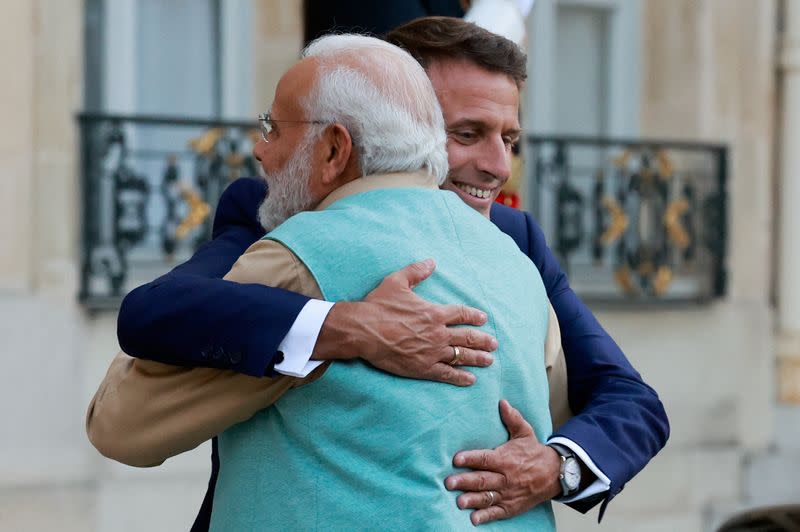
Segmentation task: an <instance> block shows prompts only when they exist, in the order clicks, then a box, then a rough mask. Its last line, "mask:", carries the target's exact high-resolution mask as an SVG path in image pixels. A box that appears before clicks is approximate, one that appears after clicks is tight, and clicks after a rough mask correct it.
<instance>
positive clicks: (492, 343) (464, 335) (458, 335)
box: [447, 327, 497, 352]
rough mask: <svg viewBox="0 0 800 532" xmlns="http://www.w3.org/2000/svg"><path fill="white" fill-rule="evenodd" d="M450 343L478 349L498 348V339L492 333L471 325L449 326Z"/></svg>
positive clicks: (489, 349)
mask: <svg viewBox="0 0 800 532" xmlns="http://www.w3.org/2000/svg"><path fill="white" fill-rule="evenodd" d="M447 332H448V334H450V341H449V344H450V345H457V346H458V347H469V348H471V349H476V350H478V351H489V352H491V351H494V350H495V349H497V340H495V338H494V336H492V335H491V334H488V333H485V332H483V331H479V330H477V329H472V328H469V327H448V329H447Z"/></svg>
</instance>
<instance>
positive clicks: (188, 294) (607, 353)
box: [118, 178, 669, 530]
mask: <svg viewBox="0 0 800 532" xmlns="http://www.w3.org/2000/svg"><path fill="white" fill-rule="evenodd" d="M265 193H266V188H265V184H264V181H263V180H260V179H254V178H242V179H239V180H237V181H235V182H234V183H233V184H231V185H230V186H229V187H228V188H227V189H226V190H225V192H224V193H223V195H222V198H221V199H220V201H219V204H218V206H217V212H216V217H215V219H214V229H213V240H212V241H211V242H209V243H207V244H206V245H204V246H203V247H202V248H201V249H200V250H198V251H197V253H196V254H195V255H194V256H193V257H192V258H191V259H190V260H189V261H188V262H186V263H184V264H182V265H180V266H178V267H176V268H175V269H173V270H172V271H171V272H169V273H168V274H166V275H164V276H162V277H160V278H158V279H156V280H155V281H153V282H151V283H148V284H146V285H143V286H141V287H139V288H136V289H135V290H133V291H132V292H130V293H129V294H128V296H127V297H126V298H125V300H124V301H123V303H122V307H121V309H120V313H119V319H118V336H119V342H120V346H121V347H122V349H123V350H124V351H125V352H126V353H128V354H130V355H132V356H136V357H140V358H148V359H152V360H157V361H160V362H164V363H169V364H176V365H185V366H205V367H215V368H225V369H231V370H234V371H237V372H240V373H245V374H248V375H254V376H263V375H265V374H269V373H271V371H272V367H273V366H274V364H275V363H276V362H278V361H279V360H280V358H281V356H282V354H281V353H279V352H278V351H277V349H278V345H279V344H280V342H281V341H282V340H283V338H284V336H285V335H286V334H287V333H288V331H289V329H290V328H291V325H292V324H293V323H294V320H295V318H296V317H297V314H298V313H299V312H300V310H301V309H302V307H303V305H304V304H305V303H306V301H308V298H306V297H304V296H301V295H298V294H294V293H291V292H287V291H285V290H281V289H277V288H270V287H265V286H261V285H245V284H236V283H233V282H228V281H224V280H221V277H222V276H223V275H225V273H227V272H228V270H229V269H230V268H231V266H232V265H233V263H234V262H235V261H236V259H237V258H238V257H239V255H241V254H242V253H243V252H244V251H245V250H246V249H247V248H248V247H249V246H250V245H251V244H252V243H253V242H255V241H256V240H258V239H259V238H261V236H263V233H264V231H263V229H262V228H261V227H260V225H259V223H258V219H257V210H258V205H259V204H260V203H261V201H262V200H263V198H264V196H265ZM491 220H492V222H494V223H495V224H496V225H497V226H498V227H499V228H500V229H501V230H502V231H503V232H505V233H506V234H508V235H509V236H511V237H512V238H513V239H514V241H515V242H516V243H517V245H518V246H519V247H520V249H521V250H522V252H523V253H525V254H526V255H527V256H528V257H530V259H531V260H532V261H533V262H534V264H536V267H537V268H538V270H539V272H540V273H541V276H542V280H543V281H544V285H545V288H546V290H547V295H548V297H549V298H550V302H551V303H552V305H553V308H554V309H555V312H556V315H557V316H558V321H559V325H560V327H561V336H562V345H563V348H564V354H565V358H566V363H567V379H568V387H569V404H570V408H571V409H572V411H573V412H574V413H575V414H576V415H575V416H574V417H573V418H572V419H570V420H569V421H568V422H567V423H566V424H564V425H563V426H562V427H560V428H559V429H558V432H557V433H556V435H561V436H564V437H567V438H569V439H571V440H572V441H574V442H576V443H577V444H578V445H580V446H581V447H582V448H583V449H584V450H585V451H586V452H587V453H588V455H589V456H590V457H591V459H592V460H593V461H594V462H595V464H596V465H597V466H598V467H599V468H600V469H601V470H602V471H603V472H604V473H605V474H606V475H607V476H608V477H609V479H610V480H611V489H610V490H609V491H608V492H607V493H605V494H603V495H602V496H600V497H597V498H594V499H592V500H584V501H579V502H578V503H576V504H574V505H573V506H574V507H575V508H576V509H578V510H580V511H587V510H588V509H589V508H591V507H592V506H594V505H595V504H596V503H597V502H599V501H600V500H602V499H604V503H603V506H602V507H601V513H600V516H601V517H602V513H603V511H604V510H605V506H606V505H607V504H608V502H609V501H610V500H611V499H612V498H613V497H614V496H615V495H616V494H617V493H619V492H620V491H621V490H622V488H623V486H624V485H625V483H626V482H627V481H628V480H630V479H631V478H632V477H633V476H634V475H635V474H636V473H638V472H639V471H641V469H642V468H643V467H644V466H645V464H647V462H648V461H649V460H650V459H651V458H652V457H653V456H655V454H656V453H657V452H658V451H659V450H660V449H661V448H662V447H663V446H664V444H665V443H666V441H667V438H668V436H669V424H668V422H667V416H666V413H665V411H664V408H663V406H662V404H661V401H660V400H659V399H658V395H657V394H656V393H655V391H654V390H653V389H652V388H650V387H649V386H648V385H647V384H645V383H644V382H643V381H642V378H641V376H640V375H639V373H637V372H636V370H634V369H633V367H632V366H631V365H630V363H629V362H628V360H627V359H626V358H625V355H624V354H623V353H622V351H621V350H620V348H619V347H618V346H617V344H616V343H615V342H614V340H612V339H611V337H610V336H608V334H607V333H606V332H605V331H604V330H603V328H602V327H601V326H600V324H599V323H598V322H597V320H596V319H595V318H594V316H593V315H592V313H591V312H590V311H589V310H588V309H587V308H586V306H585V305H584V304H583V303H582V302H581V301H580V299H578V297H577V296H576V295H575V293H574V292H573V291H572V289H571V288H570V286H569V283H568V281H567V277H566V275H564V272H563V271H562V270H561V268H560V266H559V264H558V261H557V259H556V258H555V256H554V255H553V253H552V252H551V251H550V249H549V248H548V247H547V244H546V242H545V239H544V234H543V233H542V231H541V229H540V228H539V226H538V225H537V224H536V223H535V222H534V221H533V218H531V216H530V215H529V214H527V213H524V212H521V211H517V210H514V209H510V208H508V207H504V206H502V205H499V204H498V205H495V206H494V207H493V208H492V211H491ZM212 463H213V469H212V477H211V480H210V483H209V492H208V493H207V494H206V499H205V501H204V502H203V508H202V509H201V512H200V515H198V520H197V522H196V523H195V527H197V528H196V529H197V530H203V529H207V527H208V518H209V516H210V511H211V502H212V498H213V487H214V483H215V481H216V474H217V471H218V467H219V462H218V459H217V456H216V441H214V452H213V456H212Z"/></svg>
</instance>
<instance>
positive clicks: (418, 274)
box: [386, 259, 436, 288]
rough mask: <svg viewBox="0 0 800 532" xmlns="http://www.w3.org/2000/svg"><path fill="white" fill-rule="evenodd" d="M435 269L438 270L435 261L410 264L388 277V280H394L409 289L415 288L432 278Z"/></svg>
mask: <svg viewBox="0 0 800 532" xmlns="http://www.w3.org/2000/svg"><path fill="white" fill-rule="evenodd" d="M434 269H436V262H434V260H433V259H427V260H423V261H422V262H415V263H413V264H409V265H408V266H406V267H405V268H403V269H402V270H398V271H396V272H394V273H391V274H389V275H387V276H386V280H392V281H395V282H399V283H401V284H403V285H404V286H408V287H409V288H414V287H416V286H417V285H418V284H419V283H421V282H422V281H424V280H425V279H427V278H428V277H430V276H431V274H432V273H433V270H434Z"/></svg>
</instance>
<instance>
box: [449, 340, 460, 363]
mask: <svg viewBox="0 0 800 532" xmlns="http://www.w3.org/2000/svg"><path fill="white" fill-rule="evenodd" d="M450 347H452V348H453V360H451V361H450V362H449V364H450V365H451V366H455V365H457V364H458V363H459V362H461V350H460V349H459V348H458V346H457V345H451V346H450Z"/></svg>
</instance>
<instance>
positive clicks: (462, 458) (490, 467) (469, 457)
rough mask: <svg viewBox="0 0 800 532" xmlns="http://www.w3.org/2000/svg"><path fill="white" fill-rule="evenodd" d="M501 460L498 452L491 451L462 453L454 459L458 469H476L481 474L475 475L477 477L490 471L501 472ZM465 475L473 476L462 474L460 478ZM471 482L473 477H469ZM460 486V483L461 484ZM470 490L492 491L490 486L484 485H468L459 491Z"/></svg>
mask: <svg viewBox="0 0 800 532" xmlns="http://www.w3.org/2000/svg"><path fill="white" fill-rule="evenodd" d="M499 461H500V460H499V458H498V456H497V452H496V451H493V450H491V449H479V450H475V451H461V452H459V453H456V455H455V456H454V457H453V465H454V466H456V467H465V468H469V469H475V470H477V471H479V472H480V473H474V474H476V475H480V474H481V473H485V472H490V471H500V470H501V469H500V463H499ZM464 475H471V473H462V474H461V475H459V476H464ZM467 478H468V479H469V480H470V481H471V480H472V479H473V478H476V477H472V476H468V477H467ZM459 484H460V483H459ZM466 488H469V491H482V490H484V489H490V488H489V486H482V485H478V484H476V485H472V484H470V485H467V486H465V487H464V488H461V487H460V488H459V489H466Z"/></svg>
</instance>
